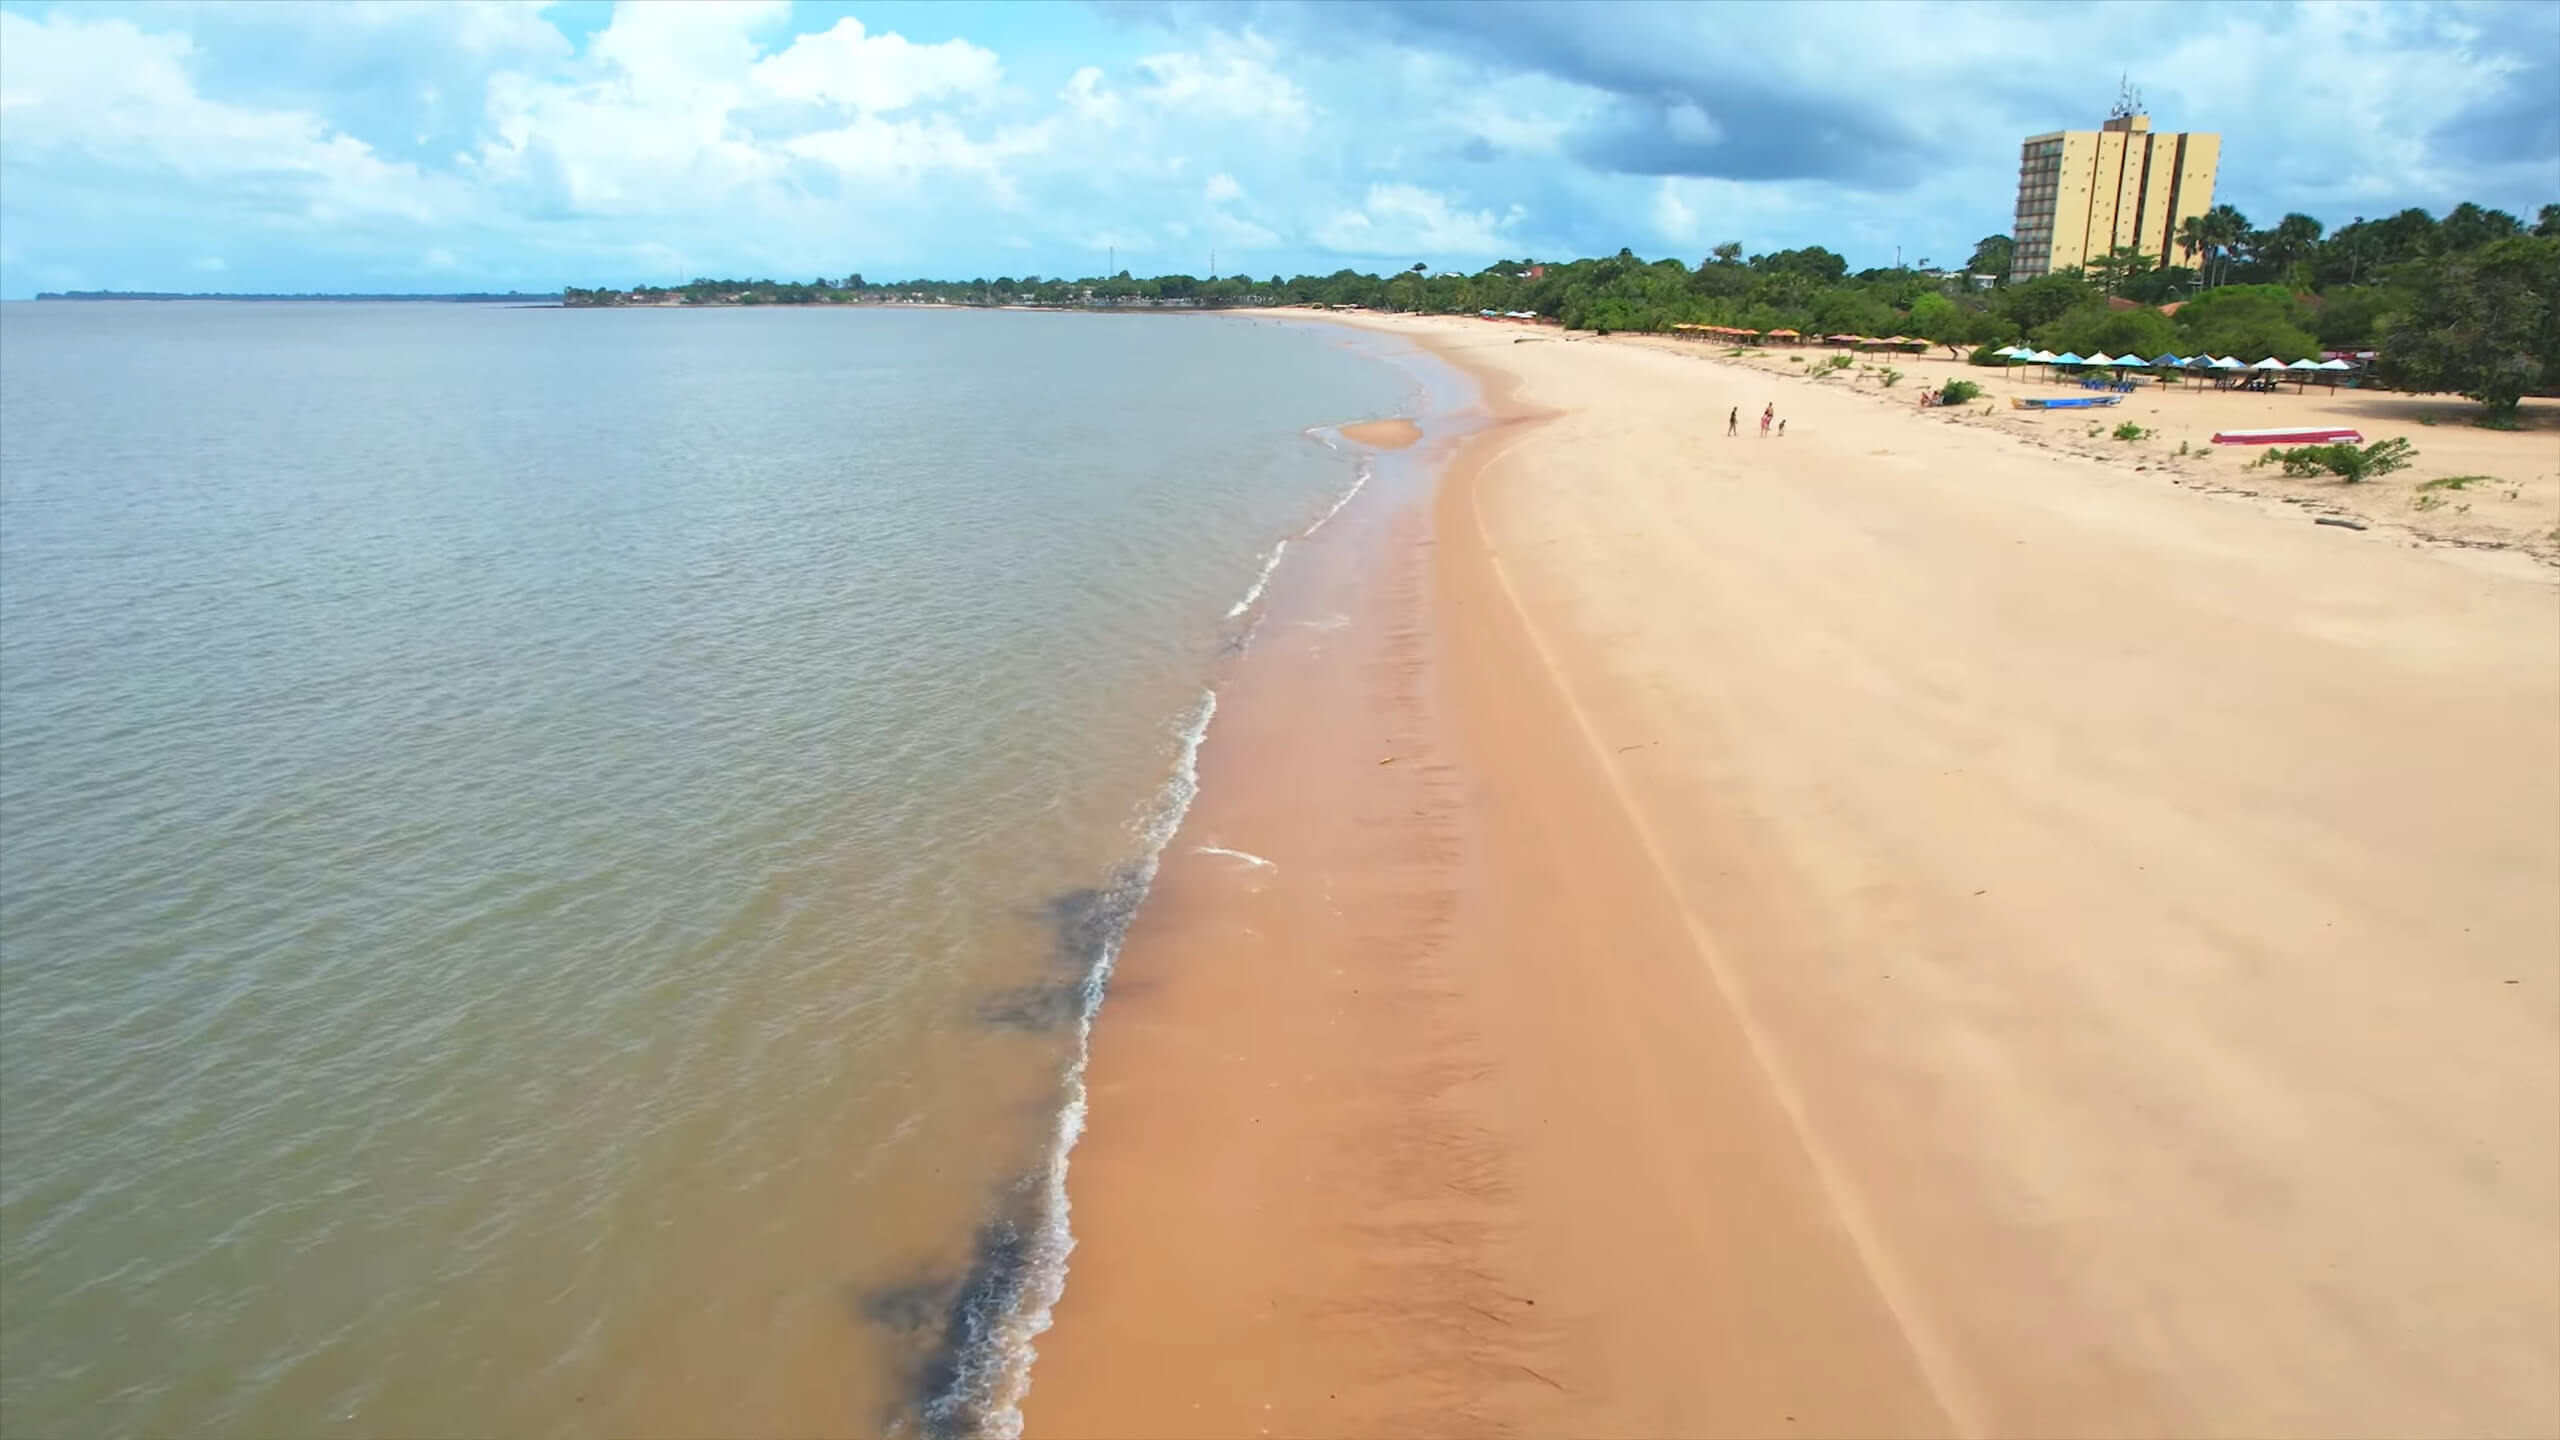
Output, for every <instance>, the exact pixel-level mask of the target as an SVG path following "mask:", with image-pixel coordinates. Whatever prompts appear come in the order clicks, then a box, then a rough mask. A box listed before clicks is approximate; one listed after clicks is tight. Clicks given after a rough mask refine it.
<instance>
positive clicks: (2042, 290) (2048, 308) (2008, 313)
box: [1992, 273, 2099, 339]
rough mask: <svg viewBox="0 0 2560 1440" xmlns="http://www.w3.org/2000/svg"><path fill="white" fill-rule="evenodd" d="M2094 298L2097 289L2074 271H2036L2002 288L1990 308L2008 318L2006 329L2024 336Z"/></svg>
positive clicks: (2018, 335)
mask: <svg viewBox="0 0 2560 1440" xmlns="http://www.w3.org/2000/svg"><path fill="white" fill-rule="evenodd" d="M2097 298H2099V297H2098V292H2097V291H2096V290H2094V289H2092V288H2090V285H2089V282H2088V281H2086V280H2083V279H2081V278H2080V277H2079V276H2077V275H2073V274H2067V273H2065V274H2054V275H2039V276H2037V277H2036V278H2034V279H2033V280H2024V281H2020V282H2019V283H2017V284H2015V285H2012V286H2010V287H2009V288H2008V289H2006V290H2003V291H2001V292H2000V295H1999V298H1998V299H1997V300H1995V301H1993V302H1992V308H1993V313H1995V314H1997V315H1998V316H1999V317H2000V318H2001V319H2002V320H2005V321H2007V322H2008V325H2009V333H2010V334H2012V335H2014V336H2017V337H2019V338H2021V339H2023V338H2025V337H2026V336H2028V335H2032V334H2034V333H2035V332H2036V331H2038V330H2040V329H2042V328H2044V327H2045V326H2047V325H2050V324H2052V323H2053V322H2054V321H2056V320H2059V319H2061V318H2062V317H2063V316H2065V315H2067V314H2069V313H2070V312H2071V311H2073V310H2075V309H2078V308H2079V307H2080V306H2082V305H2085V304H2087V303H2089V302H2090V301H2091V300H2094V299H2097Z"/></svg>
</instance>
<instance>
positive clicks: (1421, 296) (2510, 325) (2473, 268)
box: [564, 204, 2560, 423]
mask: <svg viewBox="0 0 2560 1440" xmlns="http://www.w3.org/2000/svg"><path fill="white" fill-rule="evenodd" d="M2177 246H2178V250H2179V252H2180V253H2179V254H2178V255H2177V256H2175V257H2173V258H2174V262H2177V263H2171V264H2168V265H2165V266H2164V265H2161V264H2159V263H2158V262H2159V259H2160V257H2157V256H2150V255H2144V254H2142V253H2140V252H2139V251H2135V250H2132V249H2130V248H2121V249H2118V250H2116V251H2114V252H2111V253H2109V254H2107V255H2104V256H2100V257H2097V258H2096V259H2093V260H2092V261H2091V262H2090V263H2089V264H2088V265H2086V266H2085V267H2083V268H2082V269H2080V270H2077V271H2072V272H2067V273H2057V274H2052V275H2043V276H2037V277H2034V278H2032V279H2023V280H2016V281H2014V282H2013V281H2012V278H2011V275H2010V256H2011V254H2012V253H2013V251H2014V245H2013V243H2012V241H2011V239H2010V237H2008V236H2005V235H1993V236H1987V237H1985V238H1984V239H1983V240H1982V241H1981V242H1980V243H1979V244H1978V245H1976V246H1975V247H1974V251H1973V254H1972V255H1971V256H1970V257H1969V259H1968V261H1967V263H1966V264H1965V265H1964V266H1963V267H1962V268H1960V269H1939V268H1935V267H1932V266H1931V265H1930V263H1929V261H1928V260H1926V259H1923V260H1921V261H1920V262H1919V263H1918V264H1917V265H1913V266H1896V267H1893V268H1890V269H1869V270H1861V271H1858V272H1857V273H1855V274H1851V273H1850V271H1849V267H1848V262H1847V261H1846V260H1845V259H1843V258H1842V257H1841V256H1840V255H1838V254H1837V253H1835V252H1833V251H1831V250H1828V249H1825V248H1823V247H1822V246H1819V245H1810V246H1805V247H1802V248H1800V249H1793V250H1778V251H1773V252H1770V253H1766V254H1758V255H1749V256H1746V255H1745V254H1744V253H1743V247H1742V246H1740V245H1738V244H1724V245H1718V246H1716V247H1715V248H1714V250H1713V251H1712V252H1711V253H1710V254H1709V255H1707V256H1706V257H1705V258H1704V259H1703V260H1701V261H1699V262H1698V263H1696V264H1694V265H1693V264H1690V263H1689V262H1687V261H1684V260H1680V259H1677V258H1670V259H1660V260H1645V259H1641V258H1639V257H1638V256H1636V255H1635V254H1634V253H1633V252H1632V251H1629V250H1620V251H1619V252H1618V253H1617V254H1615V255H1609V256H1600V257H1595V258H1588V259H1580V260H1568V261H1538V260H1533V259H1521V260H1502V261H1497V262H1495V263H1494V264H1492V265H1489V266H1486V267H1484V268H1483V269H1481V270H1478V271H1475V272H1473V273H1471V274H1465V273H1458V272H1453V271H1442V272H1438V273H1434V272H1432V271H1431V269H1430V267H1428V266H1427V265H1422V264H1416V265H1414V266H1412V267H1411V268H1409V269H1406V270H1402V271H1398V272H1396V273H1394V274H1391V275H1383V276H1382V275H1373V274H1365V273H1362V272H1359V271H1356V270H1350V269H1343V270H1337V271H1335V272H1333V273H1332V274H1330V275H1300V276H1297V277H1295V278H1284V277H1281V276H1278V275H1273V276H1270V277H1268V278H1266V279H1257V278H1255V277H1252V276H1225V277H1212V278H1209V279H1205V280H1204V279H1200V278H1197V277H1194V276H1189V275H1163V276H1156V277H1153V278H1150V279H1139V278H1135V277H1133V276H1131V275H1130V274H1129V273H1128V272H1127V271H1125V270H1124V271H1121V272H1120V273H1118V274H1116V275H1110V276H1102V277H1093V278H1086V279H1078V280H1067V279H1061V278H1056V277H1048V278H1044V277H1041V276H1037V275H1031V276H1021V277H1015V276H998V277H996V278H994V279H975V280H966V281H933V280H913V281H902V282H898V283H895V284H874V283H870V282H866V281H865V280H864V279H863V277H862V276H860V275H858V274H856V275H849V276H846V277H845V278H843V279H841V280H829V279H819V280H812V281H808V282H806V283H797V282H777V281H772V280H711V279H705V280H696V281H694V282H693V283H691V284H689V285H684V286H676V287H664V288H662V287H651V286H643V287H639V288H638V289H634V290H610V289H605V290H579V289H571V290H568V291H567V292H566V294H565V297H564V303H566V304H569V305H573V306H597V305H629V304H635V303H637V304H671V303H673V304H742V305H759V304H764V305H811V304H880V303H895V302H910V303H937V304H956V305H1036V306H1079V307H1085V306H1093V307H1106V306H1143V307H1165V306H1171V307H1181V308H1225V307H1232V306H1263V305H1323V306H1341V305H1352V306H1360V307H1363V308H1368V309H1377V310H1394V311H1406V312H1416V313H1424V314H1477V313H1480V312H1484V311H1494V312H1500V313H1525V314H1530V315H1534V316H1537V317H1539V318H1541V319H1545V320H1551V321H1555V322H1557V323H1560V324H1562V325H1565V326H1568V327H1570V328H1573V329H1580V330H1596V331H1602V332H1607V331H1616V330H1624V331H1666V330H1670V329H1671V328H1673V327H1674V326H1679V325H1723V326H1731V327H1735V328H1739V329H1751V330H1763V331H1766V330H1778V329H1791V330H1797V331H1801V332H1803V333H1806V334H1812V335H1830V334H1842V333H1847V334H1857V335H1870V336H1881V335H1890V334H1901V335H1909V336H1912V337H1914V338H1919V339H1927V340H1931V341H1934V342H1937V343H1940V344H1943V345H1947V346H1949V347H1951V348H1953V349H1956V350H1963V349H1967V348H1973V347H1983V346H1987V345H1992V344H1997V343H2000V342H2004V341H2023V342H2027V343H2032V344H2036V345H2041V346H2044V347H2046V348H2049V349H2052V350H2055V351H2066V350H2067V351H2077V352H2079V353H2081V354H2089V353H2093V352H2096V351H2101V350H2103V351H2106V352H2107V353H2109V354H2127V353H2132V354H2140V355H2144V356H2152V355H2158V354H2160V353H2162V352H2164V351H2167V352H2175V353H2178V354H2181V355H2192V354H2196V353H2199V352H2206V353H2211V354H2215V355H2231V356H2236V357H2238V358H2240V359H2242V360H2247V361H2256V360H2260V359H2264V358H2267V357H2270V356H2272V357H2274V358H2276V359H2278V360H2285V361H2292V360H2299V359H2305V358H2311V357H2313V356H2316V355H2317V354H2318V353H2319V352H2320V351H2322V350H2324V349H2326V350H2341V351H2364V350H2375V351H2379V352H2380V353H2379V357H2378V360H2377V363H2376V369H2377V373H2378V374H2379V376H2380V378H2381V379H2382V380H2383V381H2384V382H2385V383H2388V384H2392V385H2396V386H2400V387H2402V388H2405V389H2410V390H2417V391H2427V392H2445V391H2450V392H2458V393H2462V394H2466V395H2470V396H2472V397H2473V398H2475V399H2478V400H2480V401H2481V402H2482V403H2483V404H2484V405H2485V406H2487V407H2488V410H2489V423H2512V420H2511V417H2512V416H2513V414H2514V412H2515V409H2516V405H2517V402H2518V400H2519V399H2520V398H2521V397H2522V396H2524V395H2526V394H2529V393H2542V392H2549V391H2551V390H2553V389H2554V388H2560V205H2545V206H2543V207H2542V208H2541V210H2540V212H2539V213H2538V215H2537V217H2536V220H2535V222H2534V223H2533V224H2531V225H2530V226H2528V225H2527V224H2526V223H2525V222H2523V221H2521V220H2519V219H2518V218H2517V217H2515V216H2513V215H2510V214H2507V213H2506V212H2504V211H2500V210H2493V209H2484V208H2482V207H2480V206H2478V205H2472V204H2464V205H2459V206H2456V207H2455V208H2454V209H2453V210H2451V211H2450V212H2448V213H2447V214H2446V215H2445V216H2444V217H2443V218H2442V219H2438V218H2436V217H2435V216H2433V215H2431V214H2429V213H2428V212H2427V211H2425V210H2420V209H2410V210H2403V211H2401V212H2400V213H2399V214H2397V215H2392V216H2389V217H2386V218H2383V219H2378V220H2368V219H2365V218H2363V217H2361V216H2359V217H2357V218H2356V219H2355V220H2353V221H2351V222H2350V223H2348V224H2346V225H2344V226H2341V227H2339V228H2338V229H2337V230H2335V231H2329V230H2327V229H2326V228H2325V227H2324V226H2323V225H2322V224H2321V222H2320V221H2318V220H2316V219H2314V218H2312V217H2311V216H2308V215H2299V214H2294V215H2287V216H2285V217H2284V218H2283V219H2281V220H2279V221H2277V222H2276V223H2275V224H2274V225H2272V226H2269V227H2267V228H2265V229H2259V228H2257V227H2255V226H2253V225H2252V224H2251V223H2250V222H2249V220H2248V218H2247V217H2246V216H2244V215H2242V214H2241V213H2240V212H2239V211H2238V210H2236V209H2234V208H2233V207H2231V206H2228V205H2224V206H2217V207H2216V208H2215V209H2213V210H2212V211H2210V212H2208V213H2206V214H2203V215H2199V216H2195V217H2192V218H2191V219H2190V220H2189V221H2188V222H2186V224H2184V225H2182V226H2181V227H2180V230H2179V234H2178V241H2177ZM1977 358H1978V359H1983V360H1985V361H1987V360H1988V359H1989V357H1988V356H1987V355H1986V354H1982V353H1981V352H1980V351H1979V350H1977Z"/></svg>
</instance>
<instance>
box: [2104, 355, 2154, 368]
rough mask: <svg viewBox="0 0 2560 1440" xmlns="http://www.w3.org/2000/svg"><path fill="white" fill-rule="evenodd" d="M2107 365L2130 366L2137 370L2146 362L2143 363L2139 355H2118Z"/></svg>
mask: <svg viewBox="0 0 2560 1440" xmlns="http://www.w3.org/2000/svg"><path fill="white" fill-rule="evenodd" d="M2107 363H2108V364H2110V365H2124V366H2130V367H2132V368H2133V369H2136V370H2139V369H2141V368H2142V367H2143V366H2144V365H2145V364H2146V363H2148V362H2146V361H2144V360H2143V358H2142V357H2141V356H2139V355H2119V356H2117V357H2116V358H2114V359H2113V360H2110V361H2108V362H2107Z"/></svg>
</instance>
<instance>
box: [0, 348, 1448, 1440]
mask: <svg viewBox="0 0 2560 1440" xmlns="http://www.w3.org/2000/svg"><path fill="white" fill-rule="evenodd" d="M1414 397H1415V382H1414V381H1413V380H1412V379H1411V378H1410V377H1409V375H1408V374H1407V373H1406V372H1404V371H1400V370H1399V369H1397V368H1395V367H1394V366H1393V365H1391V364H1389V363H1386V362H1385V361H1384V360H1382V359H1381V358H1380V353H1379V350H1378V347H1377V346H1376V345H1374V344H1369V343H1365V342H1363V341H1362V340H1361V339H1360V338H1358V337H1356V336H1353V335H1351V334H1349V333H1346V332H1341V331H1337V330H1333V329H1328V328H1324V327H1315V326H1303V325H1293V324H1287V323H1282V322H1277V321H1274V320H1272V319H1269V318H1246V317H1105V316H1082V315H1040V314H1013V313H983V312H917V311H883V310H872V311H863V312H850V313H848V312H810V311H788V310H761V311H760V310H752V309H741V310H726V311H709V312H694V313H684V312H595V313H588V312H571V311H557V310H539V309H503V308H479V307H447V306H424V305H420V306H354V305H349V306H330V305H314V306H293V305H275V306H268V305H184V304H173V305H148V304H136V305H115V304H80V305H52V304H30V305H13V306H9V307H6V308H5V309H0V1433H6V1434H10V1435H44V1436H76V1435H90V1434H98V1435H109V1434H115V1435H123V1434H188V1435H200V1436H217V1437H219V1436H241V1437H251V1436H255V1437H272V1436H300V1435H392V1434H399V1435H463V1434H495V1433H541V1434H552V1435H570V1436H577V1435H598V1436H601V1435H620V1434H633V1433H651V1434H696V1433H721V1434H772V1435H781V1434H789V1435H815V1434H830V1433H849V1434H865V1433H909V1434H921V1435H932V1434H964V1433H971V1432H979V1431H992V1432H996V1433H1002V1432H1004V1431H1005V1430H1007V1429H1008V1428H1009V1427H1010V1426H1011V1425H1012V1423H1013V1414H1012V1403H1013V1401H1014V1399H1015V1398H1016V1397H1017V1395H1018V1391H1019V1386H1020V1384H1021V1383H1022V1368H1021V1363H1020V1360H1021V1356H1022V1353H1023V1345H1024V1342H1025V1341H1026V1340H1027V1339H1028V1338H1029V1337H1030V1336H1031V1334H1032V1333H1033V1332H1035V1331H1036V1329H1037V1328H1038V1326H1039V1325H1040V1324H1042V1323H1043V1322H1044V1317H1045V1304H1046V1301H1047V1300H1048V1299H1049V1298H1050V1297H1051V1296H1052V1295H1053V1294H1054V1291H1055V1286H1056V1283H1057V1264H1058V1259H1059V1238H1060V1237H1059V1235H1058V1233H1057V1229H1056V1224H1057V1220H1058V1218H1059V1217H1058V1215H1057V1196H1056V1192H1055V1181H1056V1176H1057V1166H1058V1164H1059V1160H1060V1156H1061V1155H1062V1153H1063V1151H1064V1149H1065V1147H1066V1146H1067V1145H1068V1144H1070V1143H1071V1142H1072V1139H1073V1134H1074V1127H1075V1124H1076V1122H1077V1106H1076V1100H1077V1094H1078V1090H1077V1081H1076V1076H1077V1072H1078V1066H1079V1064H1080V1060H1079V1056H1080V1054H1081V1044H1082V1036H1083V1031H1084V1027H1085V1024H1086V1023H1087V1020H1088V1019H1089V1016H1090V1013H1091V1005H1092V1003H1093V1000H1094V997H1095V995H1096V994H1097V993H1098V986H1099V979H1100V976H1101V972H1102V971H1103V970H1104V968H1105V967H1107V964H1108V961H1109V958H1110V955H1111V953H1112V950H1113V947H1114V946H1115V945H1116V942H1117V937H1118V934H1119V930H1120V927H1121V926H1122V925H1123V924H1124V923H1125V921H1126V917H1127V915H1128V913H1129V911H1130V909H1131V908H1132V907H1133V906H1134V905H1135V904H1136V903H1137V902H1138V900H1139V899H1140V898H1141V897H1142V896H1143V892H1144V887H1145V883H1146V879H1147V877H1148V875H1149V873H1150V869H1151V865H1152V855H1153V853H1154V848H1155V847H1156V846H1157V845H1159V844H1160V843H1161V842H1162V839H1163V837H1164V836H1165V835H1166V834H1167V833H1168V831H1169V829H1170V827H1171V826H1172V824H1174V823H1175V822H1176V821H1177V820H1178V819H1179V816H1180V813H1181V809H1182V807H1183V805H1184V804H1185V803H1187V800H1188V795H1189V790H1188V787H1189V785H1190V783H1191V781H1190V771H1189V759H1190V754H1191V750H1192V747H1193V746H1194V745H1196V743H1197V741H1198V738H1199V736H1200V734H1201V733H1202V730H1203V728H1204V727H1205V726H1206V725H1207V724H1208V723H1209V721H1210V718H1211V714H1212V710H1213V705H1214V701H1213V699H1212V697H1211V693H1210V691H1209V689H1208V687H1209V685H1210V684H1211V683H1212V681H1213V677H1214V676H1215V674H1216V673H1217V670H1218V667H1219V666H1220V664H1221V663H1222V659H1223V657H1226V656H1229V655H1231V654H1232V653H1233V652H1234V650H1235V649H1236V647H1237V646H1238V645H1240V644H1242V643H1244V641H1245V638H1246V635H1247V633H1248V631H1249V627H1250V626H1251V625H1252V624H1253V623H1254V619H1255V600H1256V598H1257V597H1258V596H1259V594H1260V591H1261V588H1262V586H1263V584H1264V582H1265V581H1266V580H1267V579H1268V578H1269V576H1270V574H1271V571H1272V567H1274V566H1278V565H1281V564H1283V563H1284V561H1285V555H1286V550H1285V547H1284V542H1288V541H1290V540H1291V538H1292V537H1305V536H1307V535H1308V534H1309V533H1310V532H1311V530H1312V529H1313V528H1314V527H1317V526H1320V525H1321V524H1322V523H1324V521H1325V519H1326V517H1327V516H1328V515H1330V514H1331V513H1333V510H1334V507H1335V506H1337V505H1338V504H1340V503H1341V502H1342V501H1343V500H1344V498H1345V497H1346V496H1347V495H1350V494H1352V492H1353V490H1354V487H1355V486H1356V485H1357V484H1358V483H1359V481H1360V479H1361V474H1362V472H1361V469H1360V467H1361V465H1362V464H1363V463H1364V462H1363V461H1362V460H1361V459H1360V457H1358V456H1357V455H1355V454H1353V453H1351V452H1349V451H1348V450H1346V449H1343V448H1341V447H1338V446H1335V445H1331V444H1328V443H1326V442H1325V440H1324V439H1323V438H1322V437H1321V436H1320V435H1318V434H1314V433H1310V432H1311V427H1320V426H1323V425H1325V424H1328V423H1332V422H1340V421H1346V420H1352V419H1360V418H1366V417H1372V416H1379V415H1388V414H1395V413H1400V412H1401V411H1403V410H1405V409H1407V408H1408V407H1409V406H1410V405H1411V404H1412V403H1413V400H1414ZM1353 503H1355V504H1356V503H1357V501H1356V499H1355V500H1354V501H1353Z"/></svg>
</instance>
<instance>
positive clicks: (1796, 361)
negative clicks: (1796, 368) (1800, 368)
mask: <svg viewBox="0 0 2560 1440" xmlns="http://www.w3.org/2000/svg"><path fill="white" fill-rule="evenodd" d="M1787 363H1788V364H1790V365H1801V364H1803V363H1804V357H1803V356H1801V355H1790V356H1788V357H1787Z"/></svg>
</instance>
